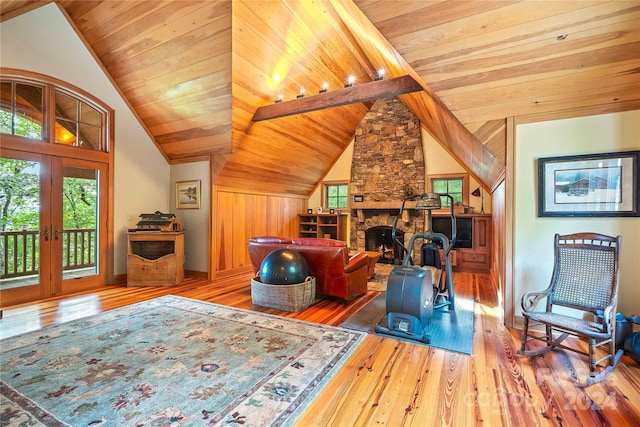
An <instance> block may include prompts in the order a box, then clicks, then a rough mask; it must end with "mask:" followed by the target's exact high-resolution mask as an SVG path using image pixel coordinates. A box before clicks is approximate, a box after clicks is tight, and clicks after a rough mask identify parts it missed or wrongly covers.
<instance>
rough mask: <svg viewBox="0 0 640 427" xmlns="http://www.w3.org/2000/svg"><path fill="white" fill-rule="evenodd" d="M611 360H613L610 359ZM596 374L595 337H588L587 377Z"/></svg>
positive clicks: (593, 376)
mask: <svg viewBox="0 0 640 427" xmlns="http://www.w3.org/2000/svg"><path fill="white" fill-rule="evenodd" d="M611 362H613V360H611ZM595 376H596V340H595V338H589V377H590V378H595Z"/></svg>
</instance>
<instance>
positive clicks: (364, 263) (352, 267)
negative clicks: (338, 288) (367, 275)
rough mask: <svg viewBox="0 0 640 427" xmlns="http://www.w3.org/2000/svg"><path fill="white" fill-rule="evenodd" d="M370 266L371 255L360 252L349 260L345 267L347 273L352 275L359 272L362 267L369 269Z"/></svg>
mask: <svg viewBox="0 0 640 427" xmlns="http://www.w3.org/2000/svg"><path fill="white" fill-rule="evenodd" d="M368 266H369V255H367V254H366V253H364V252H358V253H357V254H355V255H354V256H352V257H351V258H349V263H348V264H347V265H346V266H345V267H344V272H345V273H351V272H353V271H356V270H359V269H361V268H362V267H365V268H368Z"/></svg>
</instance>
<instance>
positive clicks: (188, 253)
mask: <svg viewBox="0 0 640 427" xmlns="http://www.w3.org/2000/svg"><path fill="white" fill-rule="evenodd" d="M170 180H171V188H172V191H171V212H173V213H174V214H175V215H176V219H178V220H179V221H181V222H182V223H183V224H184V268H185V270H191V271H197V272H204V273H206V272H208V270H209V263H208V260H209V251H208V248H209V216H210V215H209V214H210V208H209V207H210V206H211V186H210V185H209V162H193V163H182V164H177V165H172V166H171V178H170ZM194 180H200V209H177V208H176V197H175V196H176V191H175V188H176V182H178V181H194Z"/></svg>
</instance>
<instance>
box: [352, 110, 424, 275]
mask: <svg viewBox="0 0 640 427" xmlns="http://www.w3.org/2000/svg"><path fill="white" fill-rule="evenodd" d="M424 175H425V165H424V155H423V149H422V136H421V133H420V121H419V120H418V118H417V117H416V116H414V115H413V113H412V112H411V111H410V110H409V109H408V108H407V107H405V106H404V104H402V102H400V100H398V99H397V98H392V99H379V100H377V101H376V103H375V104H374V105H373V107H372V108H371V110H370V111H369V112H368V113H367V115H366V116H365V118H364V119H363V120H362V122H361V123H360V124H359V125H358V127H357V128H356V132H355V141H354V148H353V164H352V165H351V187H350V193H351V195H352V197H353V196H360V197H362V200H363V202H364V203H363V207H364V208H363V209H360V208H357V209H354V210H353V212H352V215H351V241H350V245H351V247H352V248H354V249H357V250H378V249H376V248H371V247H365V241H366V240H370V239H365V232H366V230H367V229H369V228H373V227H380V226H386V227H391V226H392V225H393V222H394V221H395V218H396V217H397V214H398V212H399V208H400V203H401V202H402V200H404V199H405V198H407V197H409V196H411V195H413V194H421V193H424V192H425V176H424ZM371 202H374V203H371ZM387 203H388V207H387ZM367 206H369V207H367ZM372 206H375V207H372ZM405 219H407V217H405ZM398 222H399V225H398V228H399V229H401V230H403V231H404V238H405V241H406V240H407V239H408V238H409V237H410V235H411V234H413V233H416V232H422V231H423V228H424V213H420V212H415V211H414V212H411V215H409V216H408V221H407V222H405V221H402V220H399V221H398ZM407 233H408V235H407ZM396 262H397V260H396Z"/></svg>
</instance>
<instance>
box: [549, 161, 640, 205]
mask: <svg viewBox="0 0 640 427" xmlns="http://www.w3.org/2000/svg"><path fill="white" fill-rule="evenodd" d="M639 159H640V151H625V152H618V153H603V154H585V155H578V156H566V157H547V158H540V159H538V216H541V217H543V216H555V217H562V216H573V217H577V216H580V217H615V216H640V200H639V197H638V190H639V187H640V176H639V175H638V160H639Z"/></svg>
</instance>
